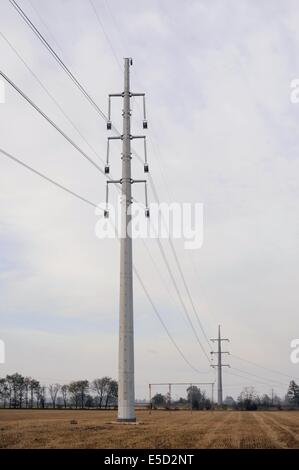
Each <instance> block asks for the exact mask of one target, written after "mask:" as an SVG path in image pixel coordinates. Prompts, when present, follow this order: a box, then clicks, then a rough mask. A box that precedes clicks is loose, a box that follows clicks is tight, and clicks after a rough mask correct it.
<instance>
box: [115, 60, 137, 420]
mask: <svg viewBox="0 0 299 470" xmlns="http://www.w3.org/2000/svg"><path fill="white" fill-rule="evenodd" d="M124 84H125V85H124V97H123V145H122V179H121V194H122V201H121V230H122V238H121V242H120V243H121V245H120V298H119V352H118V354H119V358H118V380H119V382H118V421H136V417H135V390H134V325H133V271H132V237H131V234H129V233H127V229H128V227H129V224H130V221H131V215H130V213H129V212H130V211H128V208H129V206H130V205H131V202H132V197H131V158H132V157H131V139H130V137H131V109H130V59H125V75H124Z"/></svg>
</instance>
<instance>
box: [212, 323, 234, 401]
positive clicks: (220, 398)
mask: <svg viewBox="0 0 299 470" xmlns="http://www.w3.org/2000/svg"><path fill="white" fill-rule="evenodd" d="M211 341H213V342H214V341H216V342H217V343H218V351H211V354H217V355H218V364H217V365H214V364H213V365H212V366H211V367H217V369H218V381H217V388H218V401H217V403H218V405H219V406H222V403H223V390H222V367H230V365H229V364H222V354H229V352H228V351H222V350H221V342H222V341H229V339H228V338H221V333H220V325H219V326H218V338H212V339H211Z"/></svg>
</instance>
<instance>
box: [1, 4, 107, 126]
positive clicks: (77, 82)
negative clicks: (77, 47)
mask: <svg viewBox="0 0 299 470" xmlns="http://www.w3.org/2000/svg"><path fill="white" fill-rule="evenodd" d="M9 2H10V3H11V5H12V6H13V7H14V8H15V10H16V11H17V12H18V13H19V15H20V16H21V17H22V18H23V20H24V21H25V22H26V23H27V25H28V26H29V27H30V29H31V30H32V31H33V32H34V34H35V35H36V36H37V37H38V39H39V40H40V41H41V43H42V44H43V45H44V46H45V47H46V48H47V49H48V51H49V52H50V53H51V55H52V56H53V57H54V59H55V60H56V62H58V64H59V65H60V66H61V67H62V68H63V70H64V71H65V72H66V73H67V75H68V76H69V77H70V79H71V80H72V81H73V83H74V84H75V85H76V86H77V87H78V88H79V90H80V91H81V92H82V93H83V95H84V96H85V98H86V99H87V100H88V101H89V103H90V104H91V105H92V106H93V108H94V109H95V110H96V111H97V112H98V114H99V115H100V116H101V117H102V118H103V119H105V120H106V121H107V120H108V119H107V117H106V115H105V114H104V113H103V111H102V110H101V109H100V108H99V106H98V105H97V104H96V102H95V101H94V99H93V98H92V97H91V96H90V95H89V93H88V92H87V91H86V89H85V88H84V87H83V85H81V83H80V82H79V81H78V79H77V78H76V77H75V76H74V75H73V73H72V72H71V70H70V69H69V68H68V67H67V66H66V65H65V63H64V62H63V60H62V59H61V58H60V57H59V56H58V54H57V53H56V52H55V51H54V49H53V48H52V47H51V45H50V44H49V42H48V41H47V40H46V39H45V37H44V36H43V35H42V34H41V33H40V31H39V30H38V29H37V27H36V26H35V25H34V24H33V23H32V21H31V20H30V19H29V17H28V16H27V15H26V13H25V12H24V10H22V8H21V7H20V6H19V5H18V3H17V2H16V1H15V0H9Z"/></svg>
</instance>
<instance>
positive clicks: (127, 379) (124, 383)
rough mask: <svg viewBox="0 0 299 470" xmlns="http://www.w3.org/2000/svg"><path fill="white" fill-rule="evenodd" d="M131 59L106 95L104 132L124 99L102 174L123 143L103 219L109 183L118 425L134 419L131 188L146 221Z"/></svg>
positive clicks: (147, 169) (126, 62)
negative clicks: (136, 160)
mask: <svg viewBox="0 0 299 470" xmlns="http://www.w3.org/2000/svg"><path fill="white" fill-rule="evenodd" d="M132 64H133V61H132V59H131V58H125V59H124V91H123V93H118V94H110V95H109V108H108V121H107V129H108V130H111V129H112V127H113V126H112V124H111V120H110V118H111V98H112V97H121V98H122V99H123V112H122V116H123V131H122V135H118V136H115V137H108V143H107V161H106V166H105V173H106V174H109V172H110V170H109V143H110V140H111V139H120V140H122V157H121V158H122V176H121V179H120V180H112V179H109V181H107V191H106V204H107V206H106V210H105V211H104V215H105V217H109V210H108V186H109V183H113V184H115V183H119V184H120V185H121V234H120V235H121V237H120V298H119V349H118V416H117V421H119V422H134V421H136V415H135V381H134V314H133V262H132V236H131V231H130V230H131V210H130V206H131V204H132V188H131V186H132V184H133V183H144V185H145V203H146V209H145V216H146V217H149V208H148V207H147V181H146V180H133V179H132V177H131V160H132V153H131V140H132V139H143V140H144V157H145V163H144V172H145V173H148V171H149V166H148V163H147V154H146V136H145V135H141V136H133V135H132V134H131V107H130V101H131V97H133V96H140V97H143V112H144V120H143V128H144V129H147V120H146V114H145V95H144V93H132V92H131V91H130V66H131V65H132Z"/></svg>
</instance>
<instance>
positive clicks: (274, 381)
mask: <svg viewBox="0 0 299 470" xmlns="http://www.w3.org/2000/svg"><path fill="white" fill-rule="evenodd" d="M232 369H233V370H236V371H237V372H241V373H243V374H247V375H251V376H252V377H256V378H258V379H265V377H261V376H260V375H257V374H253V373H252V372H247V371H245V370H243V369H238V368H236V367H232ZM267 381H268V382H272V383H276V384H279V385H285V384H284V383H283V382H280V381H279V380H275V379H268V378H267Z"/></svg>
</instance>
